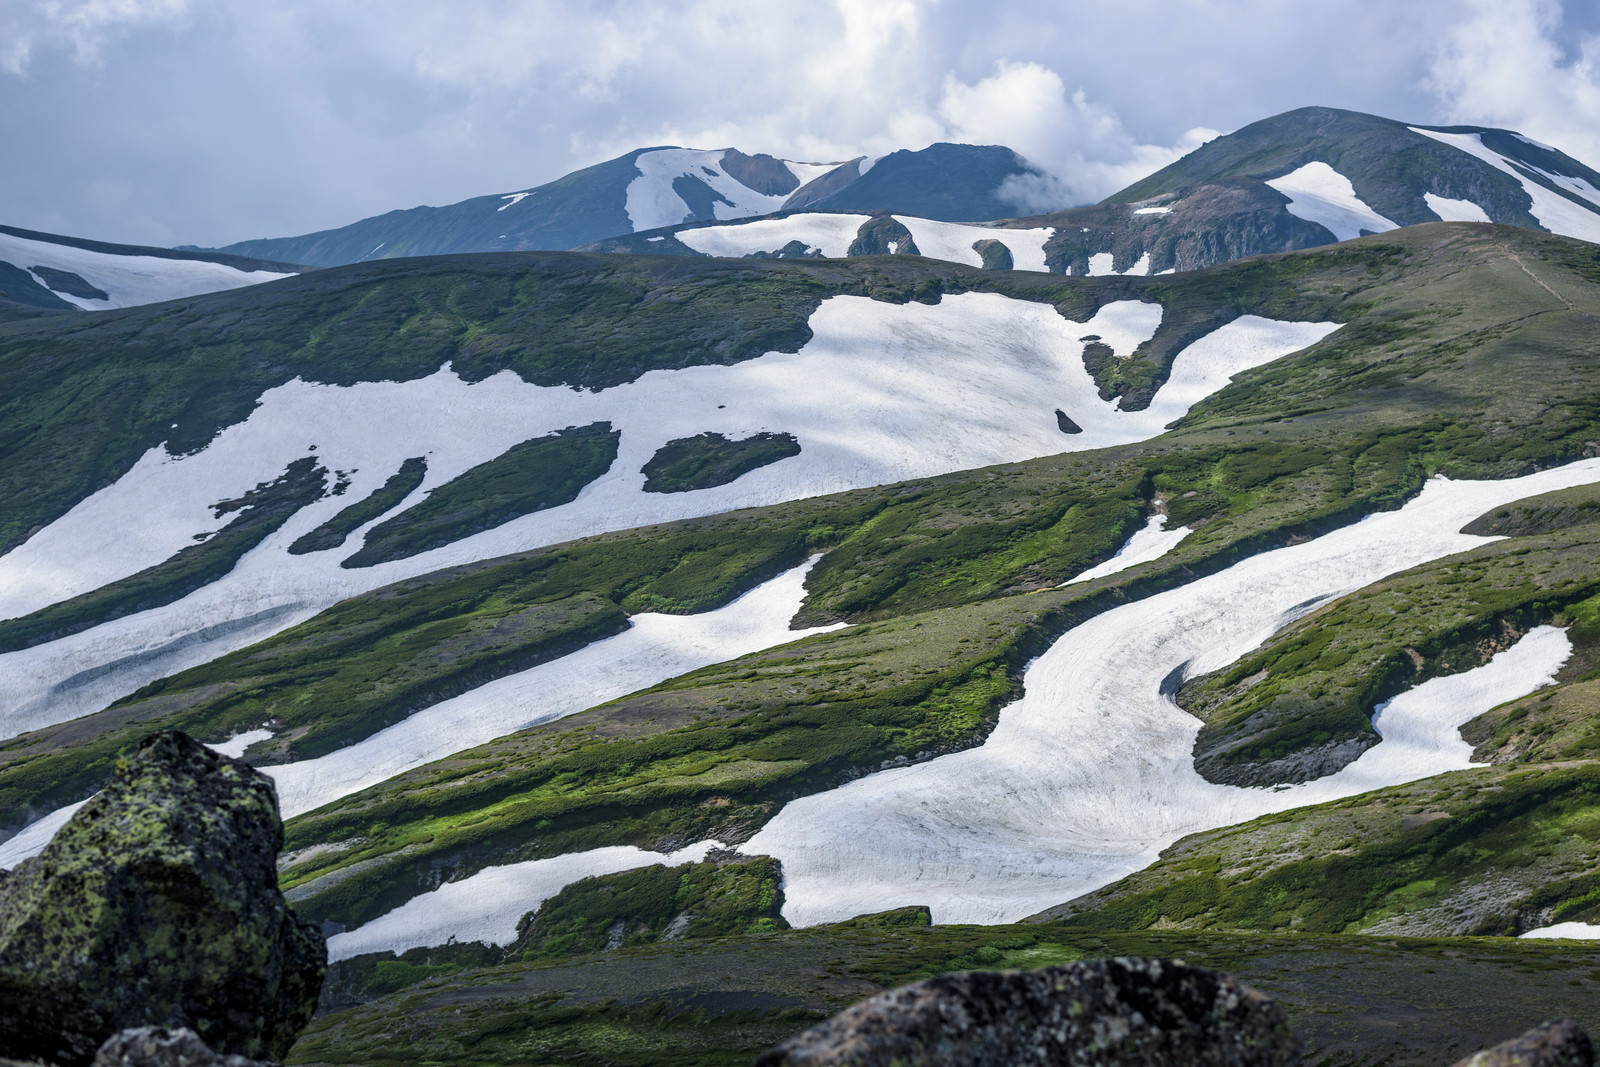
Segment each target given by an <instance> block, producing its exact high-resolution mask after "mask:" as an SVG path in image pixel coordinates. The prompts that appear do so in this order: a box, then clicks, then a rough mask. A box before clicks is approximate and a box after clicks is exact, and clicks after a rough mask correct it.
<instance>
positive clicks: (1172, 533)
mask: <svg viewBox="0 0 1600 1067" xmlns="http://www.w3.org/2000/svg"><path fill="white" fill-rule="evenodd" d="M1166 522H1167V517H1166V516H1165V515H1162V514H1160V513H1159V512H1158V513H1156V514H1153V515H1151V516H1150V518H1149V519H1148V520H1146V521H1145V524H1144V525H1143V526H1141V527H1139V528H1138V529H1137V530H1135V531H1134V532H1133V536H1132V537H1130V538H1128V540H1127V543H1125V544H1124V545H1123V546H1122V547H1121V548H1119V549H1117V554H1116V555H1114V556H1112V557H1111V558H1110V559H1108V560H1106V561H1104V562H1103V563H1098V564H1096V565H1095V566H1093V567H1090V568H1089V569H1088V570H1086V571H1084V572H1083V573H1082V574H1079V575H1076V576H1075V577H1072V578H1068V579H1067V580H1066V581H1064V582H1062V583H1061V584H1062V585H1076V584H1077V583H1079V582H1087V581H1092V580H1093V579H1095V578H1104V577H1105V576H1106V575H1108V574H1116V573H1117V572H1118V571H1125V570H1127V569H1128V568H1129V567H1137V566H1138V565H1139V564H1141V563H1149V562H1150V561H1151V560H1153V559H1160V558H1161V557H1162V556H1164V555H1166V554H1167V553H1168V552H1171V551H1172V550H1173V549H1175V548H1177V547H1178V546H1179V545H1180V544H1182V543H1183V539H1184V538H1186V537H1188V536H1189V535H1190V534H1192V533H1194V530H1193V529H1191V528H1190V527H1188V526H1180V527H1178V528H1177V529H1176V530H1168V529H1166V528H1165V527H1166Z"/></svg>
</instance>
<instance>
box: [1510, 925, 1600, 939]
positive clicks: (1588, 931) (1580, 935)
mask: <svg viewBox="0 0 1600 1067" xmlns="http://www.w3.org/2000/svg"><path fill="white" fill-rule="evenodd" d="M1517 936H1518V937H1551V938H1565V939H1567V940H1569V941H1600V926H1590V925H1589V924H1588V923H1556V924H1555V925H1554V926H1541V927H1539V928H1538V929H1537V930H1529V931H1528V932H1527V933H1525V934H1518V935H1517Z"/></svg>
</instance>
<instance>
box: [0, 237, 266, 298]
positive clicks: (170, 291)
mask: <svg viewBox="0 0 1600 1067" xmlns="http://www.w3.org/2000/svg"><path fill="white" fill-rule="evenodd" d="M0 261H4V262H7V263H10V264H12V265H13V266H16V267H18V268H19V269H21V270H26V271H29V272H30V273H31V272H32V269H33V268H34V267H50V268H52V269H54V270H64V271H70V272H71V273H73V274H76V275H78V277H80V278H82V279H83V280H84V281H86V282H88V283H89V284H90V285H93V286H94V287H95V288H96V289H99V290H100V291H102V292H104V293H105V294H106V295H107V296H108V297H110V299H108V300H98V299H94V298H92V297H80V296H72V295H71V294H69V293H60V292H58V293H56V295H57V296H59V297H60V298H61V299H63V300H65V301H67V302H68V303H70V304H76V305H77V306H78V307H81V308H85V309H87V310H89V311H105V310H107V309H109V308H126V307H134V306H136V305H138V304H153V303H155V302H156V301H158V300H175V299H177V298H178V297H182V296H194V295H195V294H197V293H214V292H217V291H218V290H221V289H237V288H239V287H240V286H244V285H257V284H259V283H261V282H270V281H274V280H276V279H278V278H289V277H293V275H290V274H276V273H273V272H272V271H264V270H258V271H243V270H240V269H238V268H237V267H229V266H225V265H223V264H221V263H208V262H206V261H204V260H198V259H163V258H161V257H160V256H119V255H112V254H110V253H107V252H91V251H89V250H88V249H85V248H74V247H72V246H71V245H60V244H55V243H53V242H50V241H34V240H31V239H29V238H26V237H14V236H12V235H11V234H9V233H0ZM33 279H34V281H36V282H38V283H39V284H40V285H43V286H44V287H45V288H47V289H48V288H50V286H49V283H48V282H46V281H45V280H44V279H43V278H41V277H39V276H38V275H37V274H35V275H33ZM51 291H52V292H55V290H51Z"/></svg>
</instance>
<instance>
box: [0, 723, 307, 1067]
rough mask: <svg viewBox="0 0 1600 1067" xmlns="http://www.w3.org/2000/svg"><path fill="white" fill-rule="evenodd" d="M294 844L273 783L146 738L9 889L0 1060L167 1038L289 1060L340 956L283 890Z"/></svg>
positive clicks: (90, 1051)
mask: <svg viewBox="0 0 1600 1067" xmlns="http://www.w3.org/2000/svg"><path fill="white" fill-rule="evenodd" d="M282 843H283V828H282V824H281V823H280V822H279V820H278V802H277V796H276V794H275V793H274V792H273V788H272V783H271V781H270V780H269V779H268V778H267V777H266V776H265V775H262V774H260V773H258V772H257V771H255V770H253V769H252V768H251V767H250V766H249V765H248V764H246V763H243V762H241V761H239V760H234V759H228V758H227V757H224V756H219V755H217V754H216V753H214V752H212V751H211V750H210V749H208V748H205V747H204V746H202V745H200V744H199V743H197V742H195V741H193V740H191V739H190V738H188V737H186V736H185V735H183V734H180V733H175V732H167V733H160V734H156V735H154V736H152V737H149V738H147V739H146V740H145V741H144V742H143V743H142V744H141V745H140V746H139V748H138V750H137V752H135V753H134V754H133V756H132V757H130V758H127V759H122V760H119V761H118V763H117V767H116V771H115V773H114V775H113V776H112V779H111V782H110V783H109V784H108V785H107V786H106V788H105V789H104V790H103V791H102V792H100V793H99V794H98V795H96V796H95V797H94V798H93V799H91V800H90V801H89V802H88V803H87V804H85V805H84V806H83V808H82V809H81V810H80V811H79V812H78V813H77V814H76V815H74V816H73V818H72V820H71V821H70V822H68V823H67V824H66V825H65V826H64V827H62V828H61V830H60V831H59V832H58V833H57V834H56V836H55V839H54V840H53V841H51V842H50V844H49V845H48V846H47V847H46V848H45V850H44V851H43V852H42V853H40V854H39V855H38V856H36V857H34V858H33V859H30V860H27V861H24V862H23V863H21V864H19V865H18V866H17V868H16V869H15V870H13V871H12V872H11V873H10V875H9V876H8V877H6V878H5V879H4V880H3V881H0V1004H4V1005H5V1012H4V1015H5V1017H4V1020H3V1026H0V1056H13V1057H18V1058H24V1059H25V1058H29V1057H38V1058H42V1059H46V1060H49V1061H52V1062H55V1063H60V1064H66V1065H73V1064H87V1063H89V1062H90V1060H91V1059H92V1058H93V1056H94V1055H95V1051H96V1050H97V1049H98V1048H99V1047H100V1045H101V1044H102V1043H103V1042H104V1041H105V1040H106V1039H107V1037H108V1036H110V1035H112V1034H115V1033H117V1032H118V1031H120V1030H123V1029H126V1028H129V1027H137V1026H144V1025H158V1026H184V1027H188V1028H190V1029H192V1030H194V1031H195V1032H196V1033H198V1034H199V1035H200V1037H201V1038H202V1039H203V1040H204V1041H205V1042H206V1043H207V1044H208V1045H209V1046H211V1047H212V1048H213V1049H216V1050H218V1051H219V1052H223V1053H237V1054H240V1055H244V1056H263V1055H265V1056H273V1057H282V1055H283V1054H284V1053H285V1052H287V1051H288V1049H289V1046H290V1045H291V1044H292V1043H293V1042H294V1039H295V1037H296V1036H298V1034H299V1032H300V1030H301V1028H302V1027H304V1026H305V1024H306V1022H307V1020H308V1019H309V1018H310V1016H311V1012H312V1010H313V1008H314V1007H315V1004H316V999H317V991H318V988H319V987H320V985H321V983H322V976H323V972H324V970H325V968H326V959H327V953H326V949H325V947H324V945H323V942H322V937H321V935H320V934H319V933H318V932H317V931H316V929H315V928H313V927H311V926H308V925H306V924H303V923H301V922H299V921H298V920H297V919H296V918H295V916H294V913H293V912H292V911H290V910H289V909H288V907H287V906H286V905H285V904H284V901H283V896H282V894H281V893H279V891H278V881H277V870H276V860H277V854H278V849H279V847H280V846H281V845H282Z"/></svg>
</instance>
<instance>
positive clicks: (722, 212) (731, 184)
mask: <svg viewBox="0 0 1600 1067" xmlns="http://www.w3.org/2000/svg"><path fill="white" fill-rule="evenodd" d="M725 154H726V151H725V150H720V151H713V152H702V151H696V150H694V149H689V148H658V149H656V150H655V151H652V152H641V153H640V154H639V156H638V157H637V158H636V159H635V160H634V166H635V167H636V168H637V169H638V171H639V176H638V177H637V178H635V179H633V181H631V182H629V183H628V190H627V200H626V203H625V205H624V209H625V210H626V211H627V213H628V219H629V221H630V222H631V223H632V224H633V232H635V233H638V232H639V231H640V230H654V229H659V228H660V227H662V226H676V225H678V224H679V223H680V222H687V221H689V216H690V215H691V214H692V211H691V210H690V208H689V205H688V204H686V203H684V200H683V197H681V196H679V195H678V193H677V191H676V190H675V189H673V188H672V183H673V182H674V181H675V180H676V179H678V178H696V179H698V180H700V181H702V182H704V183H705V184H706V185H708V186H710V187H711V188H712V190H713V191H715V192H716V193H717V194H719V195H720V196H721V197H722V198H723V200H726V201H727V203H723V202H722V201H714V202H713V203H712V207H711V210H712V213H713V214H714V215H715V216H716V217H717V218H719V219H740V218H747V217H748V216H750V215H766V214H770V213H771V212H774V211H777V210H779V209H781V208H782V207H783V202H784V201H785V200H787V199H788V197H786V196H782V195H779V196H767V195H766V194H764V193H758V192H756V191H755V190H754V189H752V188H750V187H749V186H748V185H745V184H744V183H743V182H741V181H739V180H738V179H737V178H735V177H734V176H733V175H731V174H729V173H728V172H727V171H725V170H723V169H722V157H723V156H724V155H725Z"/></svg>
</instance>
